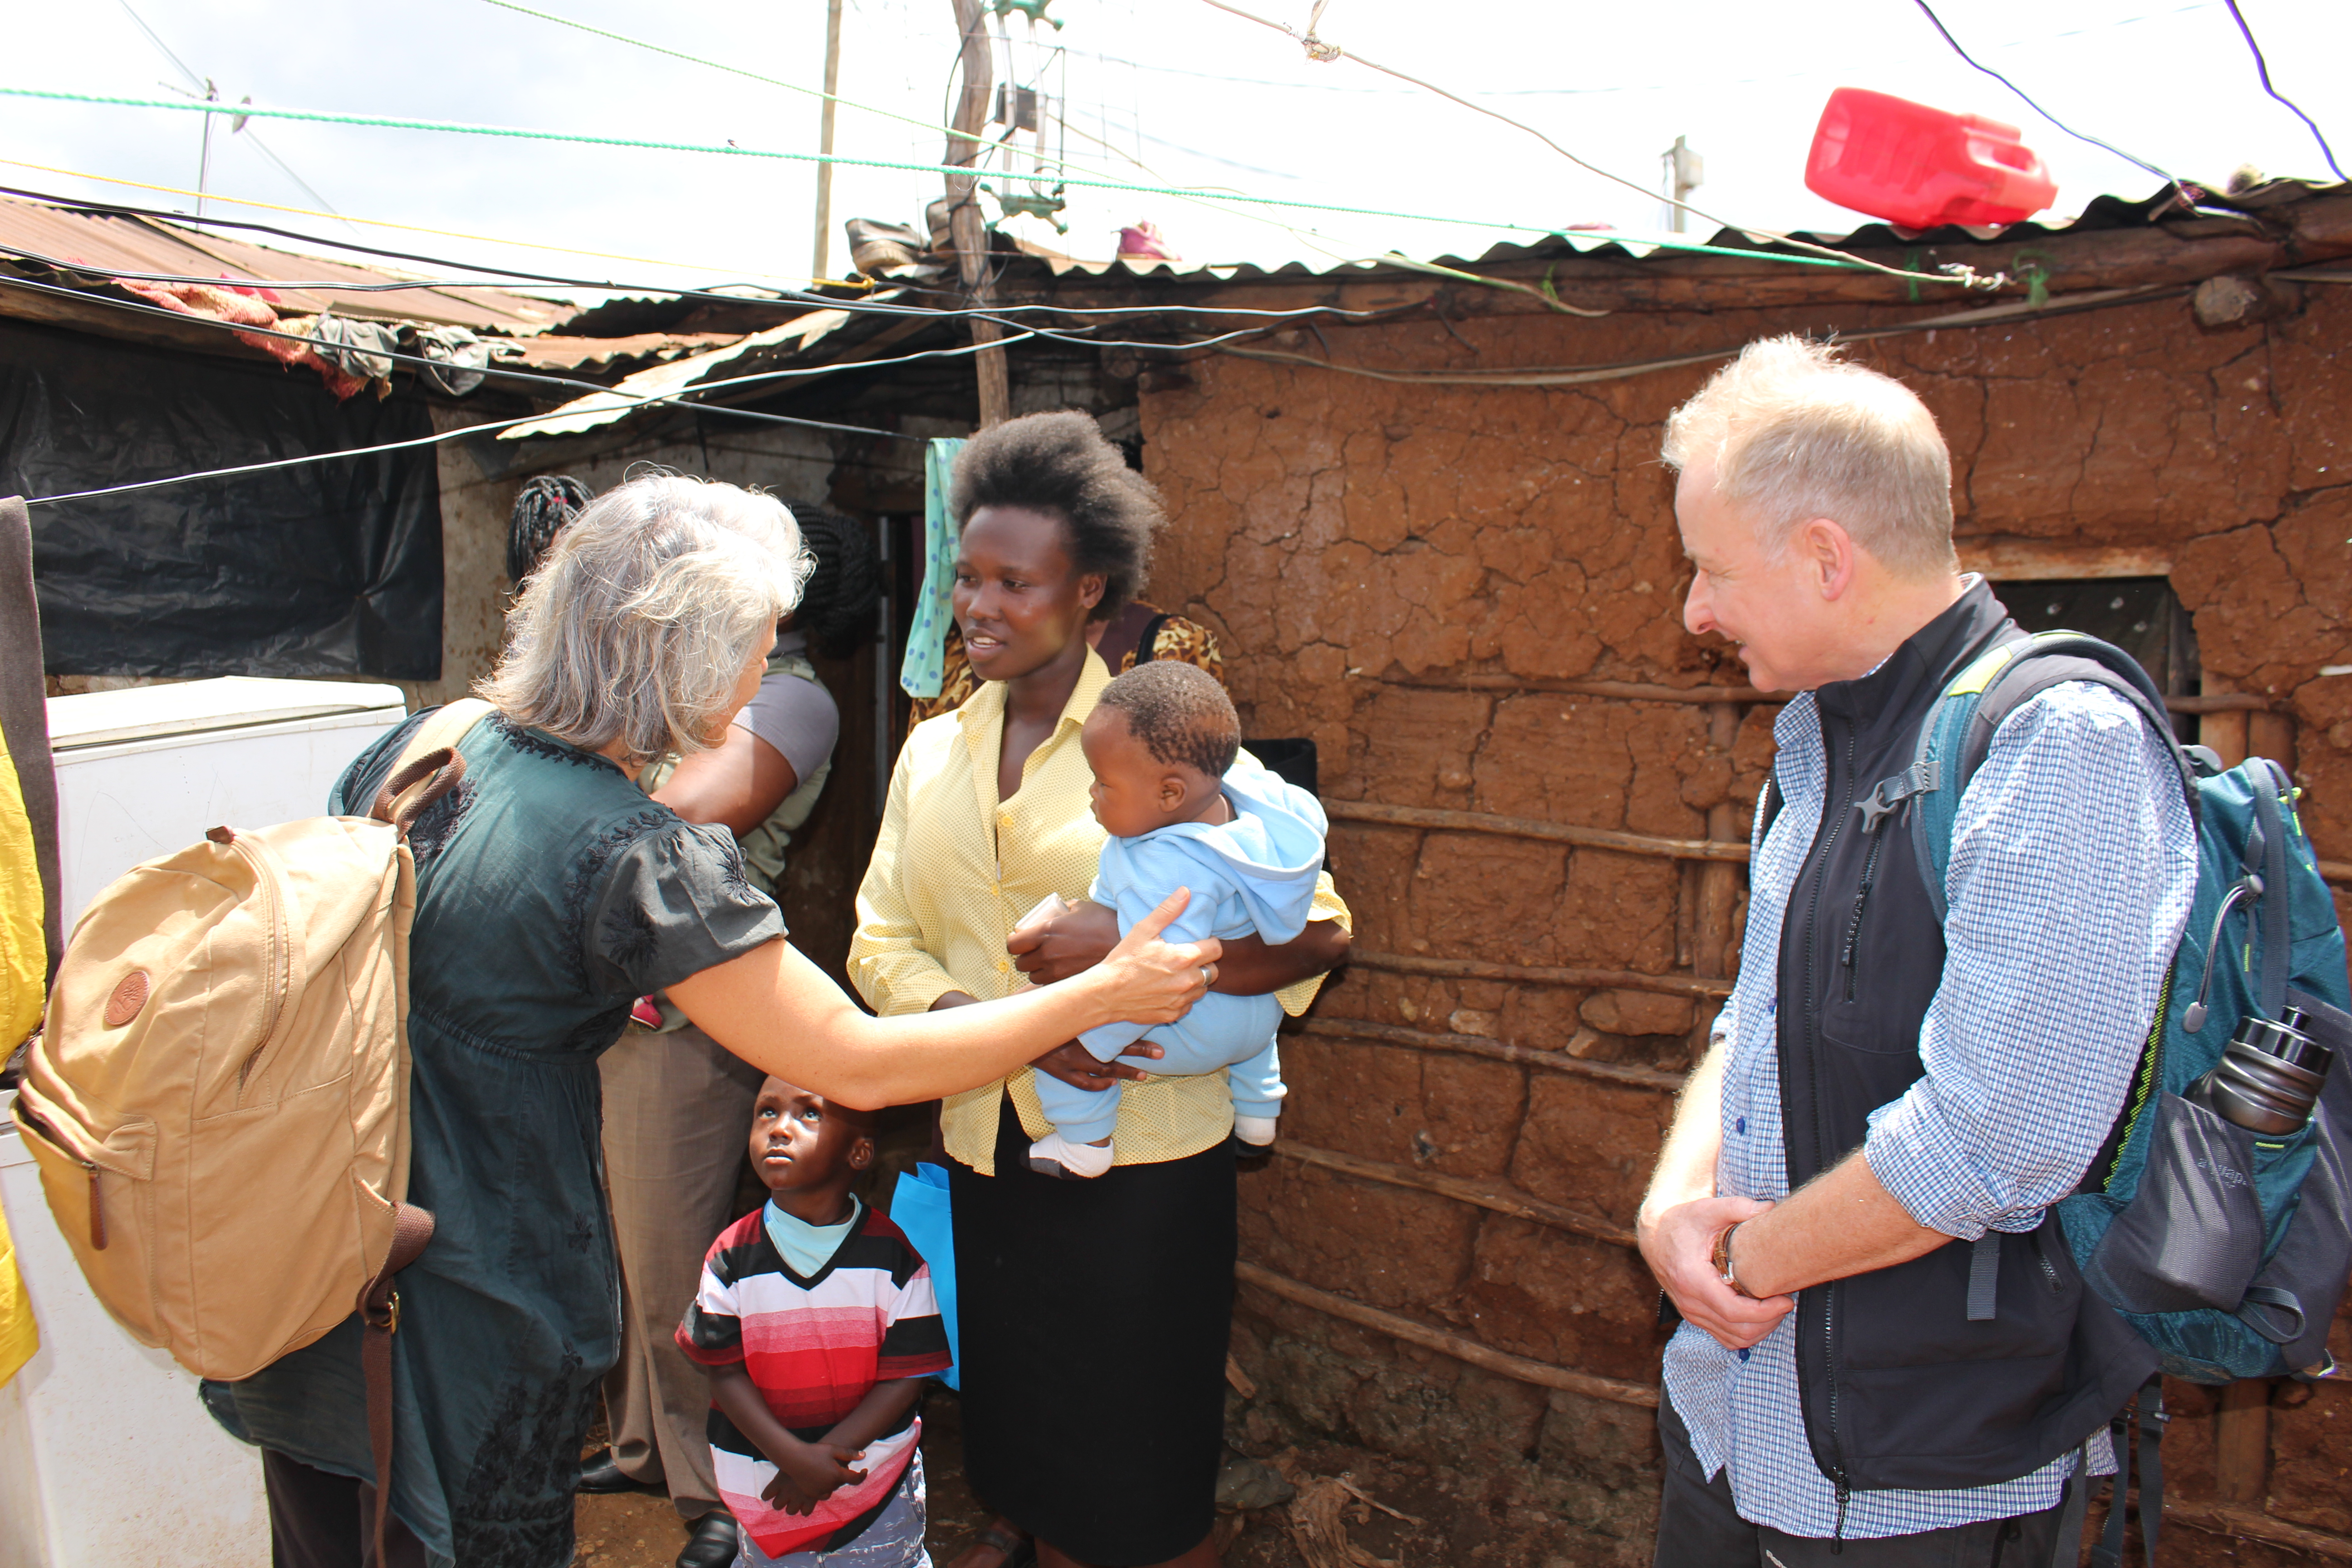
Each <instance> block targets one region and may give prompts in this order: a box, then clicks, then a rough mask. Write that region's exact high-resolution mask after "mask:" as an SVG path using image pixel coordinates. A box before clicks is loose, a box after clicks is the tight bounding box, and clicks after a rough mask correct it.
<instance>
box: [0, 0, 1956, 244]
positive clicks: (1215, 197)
mask: <svg viewBox="0 0 2352 1568" xmlns="http://www.w3.org/2000/svg"><path fill="white" fill-rule="evenodd" d="M517 8H518V9H520V7H517ZM535 14H536V13H535ZM614 37H618V35H614ZM623 41H624V42H635V40H634V39H625V40H623ZM647 47H652V46H647ZM663 52H664V53H669V52H671V51H668V50H664V51H663ZM679 58H691V57H688V56H680V57H679ZM0 97H8V98H32V99H46V100H51V101H53V102H58V103H101V104H107V105H110V106H112V107H116V108H122V109H169V110H179V111H180V112H182V113H191V114H226V115H234V116H237V117H240V118H248V119H255V120H296V121H310V122H312V123H317V124H323V125H357V126H364V127H369V128H373V129H379V130H388V131H435V132H446V133H450V134H455V135H462V136H504V137H510V138H513V139H515V140H519V141H526V142H575V143H581V144H584V145H588V146H595V147H630V148H636V149H641V150H644V151H648V152H656V153H709V154H713V155H715V156H719V157H730V158H775V159H782V160H786V161H789V162H793V163H843V164H847V165H850V166H852V167H856V168H861V169H894V170H898V171H900V172H902V173H906V174H968V175H972V176H974V177H977V176H978V175H979V174H981V173H982V171H981V170H978V169H974V168H967V167H963V166H961V165H957V164H952V163H899V162H896V161H894V160H891V159H886V158H851V157H845V156H843V155H842V154H840V153H785V152H778V151H774V150H772V149H770V148H764V147H740V146H737V145H736V144H735V143H733V142H728V143H726V144H725V145H723V146H716V147H714V146H710V145H709V144H707V143H704V142H647V141H641V140H638V139H635V138H633V137H627V136H591V135H587V134H584V133H583V132H569V131H527V130H523V129H520V128H519V127H515V126H506V125H469V124H466V123H464V122H462V121H449V120H399V119H394V118H391V117H389V116H384V115H369V114H338V113H334V112H331V111H329V110H317V109H262V108H259V107H257V106H256V105H254V104H250V103H222V102H216V101H207V100H200V99H199V100H180V99H156V98H117V97H113V96H110V95H107V94H102V93H89V92H58V91H54V90H51V89H42V88H31V87H0ZM1056 180H1057V183H1058V184H1066V185H1084V186H1087V187H1090V188H1092V189H1095V190H1104V191H1126V192H1129V193H1130V194H1133V195H1147V196H1182V197H1187V198H1194V199H1206V200H1211V201H1221V202H1249V203H1253V204H1255V205H1260V206H1275V207H1290V208H1295V209H1297V210H1298V211H1301V212H1319V213H1339V214H1344V215H1346V216H1352V217H1384V218H1395V219H1398V220H1401V221H1402V222H1405V223H1433V224H1449V225H1454V226H1459V227H1465V228H1501V229H1509V230H1512V231H1514V232H1516V233H1520V234H1541V235H1556V236H1559V237H1561V238H1566V239H1569V240H1570V243H1571V244H1573V243H1574V238H1573V237H1571V236H1570V234H1569V233H1568V232H1567V231H1565V230H1562V229H1557V228H1545V227H1543V226H1539V225H1536V224H1524V223H1504V222H1499V221H1493V220H1484V219H1474V218H1458V217H1433V216H1430V215H1429V214H1426V213H1408V212H1392V211H1390V210H1388V209H1386V208H1382V207H1350V206H1339V205H1335V204H1332V203H1328V202H1302V201H1294V200H1291V199H1289V198H1287V197H1284V196H1252V195H1238V194H1235V193H1232V192H1227V191H1214V190H1201V189H1197V188H1194V189H1187V188H1185V187H1183V186H1180V185H1136V184H1125V183H1123V182H1120V181H1117V180H1089V179H1080V178H1078V177H1077V176H1076V175H1068V176H1056ZM1612 243H1617V244H1629V243H1630V244H1633V245H1646V246H1651V247H1655V248H1657V249H1661V250H1677V251H1688V252H1691V253H1693V254H1695V255H1701V256H1728V257H1738V258H1746V259H1748V260H1756V261H1780V262H1788V263H1790V264H1792V265H1795V266H1799V267H1832V268H1854V269H1857V270H1863V271H1874V270H1878V269H1877V268H1870V267H1868V266H1866V264H1864V263H1863V262H1860V261H1853V260H1845V259H1841V258H1836V257H1826V256H1791V255H1787V254H1783V253H1781V252H1778V251H1769V250H1747V249H1741V248H1737V247H1728V246H1713V245H1706V244H1702V243H1700V242H1697V241H1695V240H1690V241H1685V240H1677V239H1672V238H1668V237H1664V236H1657V237H1650V236H1642V237H1628V238H1618V239H1614V240H1613V241H1612ZM1905 276H1909V277H1916V278H1917V279H1920V280H1921V281H1924V282H1930V283H1944V284H1950V285H1953V286H1955V287H1957V286H1958V285H1959V283H1960V281H1961V280H1960V279H1956V278H1947V277H1943V276H1940V275H1936V274H1930V273H1912V274H1905Z"/></svg>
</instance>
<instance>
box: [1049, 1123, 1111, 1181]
mask: <svg viewBox="0 0 2352 1568" xmlns="http://www.w3.org/2000/svg"><path fill="white" fill-rule="evenodd" d="M1115 1153H1116V1151H1114V1150H1113V1149H1112V1148H1111V1146H1110V1145H1109V1144H1108V1143H1073V1142H1070V1141H1069V1140H1068V1139H1066V1138H1065V1137H1063V1136H1062V1135H1061V1134H1060V1133H1058V1132H1048V1133H1046V1134H1045V1136H1044V1137H1043V1138H1040V1139H1038V1140H1037V1142H1034V1143H1032V1144H1030V1145H1029V1168H1030V1169H1031V1170H1033V1171H1037V1172H1040V1173H1044V1174H1046V1175H1057V1174H1068V1175H1073V1176H1086V1177H1094V1176H1099V1175H1101V1174H1102V1173H1104V1172H1105V1171H1108V1170H1109V1169H1110V1165H1111V1160H1112V1158H1113V1156H1114V1154H1115ZM1055 1166H1058V1167H1060V1169H1059V1170H1058V1171H1056V1170H1055V1169H1053V1167H1055Z"/></svg>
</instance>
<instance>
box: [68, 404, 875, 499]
mask: <svg viewBox="0 0 2352 1568" xmlns="http://www.w3.org/2000/svg"><path fill="white" fill-rule="evenodd" d="M542 417H544V416H542V415H538V414H526V415H524V416H522V417H521V418H520V419H499V420H494V421H492V422H491V423H489V424H487V425H466V426H459V427H458V428H457V429H455V430H443V431H439V432H436V434H434V435H431V436H418V437H415V438H413V439H411V440H406V441H386V442H383V443H382V444H381V445H379V446H374V447H347V448H345V449H343V450H341V451H338V452H309V453H305V454H304V455H303V456H301V457H299V458H277V459H275V460H274V461H271V462H267V463H242V464H239V465H238V466H237V467H236V468H207V469H205V471H204V472H203V473H200V474H174V475H173V476H171V477H170V478H169V479H141V480H139V481H138V482H136V483H134V484H128V485H107V486H104V487H103V488H101V489H94V490H72V491H68V492H67V493H65V494H62V495H54V496H28V497H26V500H25V504H26V506H56V505H58V503H59V502H61V501H69V500H92V499H93V498H95V497H99V496H119V495H128V494H130V493H131V491H133V490H152V489H162V488H163V487H164V486H165V485H184V484H190V483H193V482H194V481H195V480H197V479H230V478H233V477H234V476H236V475H238V474H259V473H267V472H268V470H270V469H272V468H299V467H301V466H302V465H303V464H306V463H328V462H332V461H334V460H335V459H336V458H371V457H373V456H374V455H375V454H376V453H378V452H397V451H401V450H403V449H404V448H406V447H436V446H438V445H440V444H441V443H442V442H444V441H454V440H456V439H457V437H460V436H476V435H479V434H480V433H482V432H483V431H485V430H504V429H507V428H509V426H516V425H528V424H529V423H530V422H531V421H532V420H534V419H539V418H542ZM873 434H875V435H877V436H878V435H895V434H896V432H895V431H880V430H877V431H875V432H873Z"/></svg>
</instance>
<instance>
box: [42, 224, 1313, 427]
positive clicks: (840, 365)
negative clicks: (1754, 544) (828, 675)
mask: <svg viewBox="0 0 2352 1568" xmlns="http://www.w3.org/2000/svg"><path fill="white" fill-rule="evenodd" d="M0 255H16V256H19V257H23V258H26V259H29V260H32V261H36V262H38V263H40V264H41V265H43V266H48V267H62V266H64V265H66V264H65V263H63V262H60V261H58V260H57V259H56V258H53V257H47V256H42V255H40V254H38V253H37V252H33V251H27V250H24V249H22V248H20V247H15V246H0ZM124 276H131V275H130V274H124ZM6 281H7V282H8V283H9V284H10V285H13V286H14V287H16V288H20V289H34V290H36V291H37V292H40V293H44V294H50V295H58V296H63V297H66V298H69V299H77V300H92V301H95V302H96V303H98V304H101V305H105V306H108V307H110V308H111V309H114V310H134V311H138V312H140V313H142V314H144V315H153V316H163V317H165V318H168V319H169V320H171V321H195V322H201V323H204V324H206V325H209V326H212V327H215V328H218V329H220V330H223V331H230V332H234V333H238V334H241V335H246V336H252V337H265V338H278V339H282V340H284V341H286V342H294V343H302V344H306V345H308V346H310V347H311V348H313V349H317V348H320V347H321V346H322V345H321V344H320V341H319V340H318V339H316V338H313V337H310V336H308V335H307V334H305V333H301V332H289V331H281V330H279V329H278V328H274V327H257V326H247V325H245V324H244V323H242V322H238V321H224V320H222V319H221V318H219V317H217V316H198V315H189V314H186V313H184V312H182V311H178V310H166V309H165V308H164V307H163V306H161V305H152V304H148V303H145V302H143V301H134V300H115V299H110V298H109V297H108V296H106V295H103V294H92V293H89V292H88V291H87V290H84V289H68V288H66V287H64V286H62V285H60V284H55V283H41V282H37V281H35V280H34V279H29V278H15V279H7V280H6ZM178 281H182V282H195V283H203V284H207V285H209V286H211V287H215V288H217V287H218V286H219V282H220V280H219V279H203V278H197V279H185V278H184V279H178ZM929 313H930V314H933V315H937V316H940V317H944V316H946V315H947V314H948V312H945V311H935V312H929ZM981 319H982V320H990V319H992V318H989V317H986V316H982V318H981ZM995 324H996V325H998V326H1001V327H1003V328H1005V329H1007V330H1008V331H1011V332H1012V333H1013V336H1011V337H1007V338H996V339H992V340H990V341H988V342H973V343H966V344H964V345H962V346H961V347H958V348H952V349H920V350H917V351H916V352H914V353H905V354H894V355H892V356H890V357H889V358H887V359H877V360H848V361H836V362H835V363H829V364H822V365H801V366H796V367H793V368H792V369H788V370H770V371H760V372H756V373H754V374H750V375H740V376H729V377H726V378H723V379H721V380H718V381H706V382H697V383H695V384H694V385H695V388H696V390H698V391H701V392H712V391H716V390H719V389H720V388H722V387H740V386H751V385H756V384H761V383H767V382H775V381H790V380H793V379H796V378H798V377H801V376H814V375H831V374H835V373H836V372H839V371H843V370H850V369H856V368H859V367H862V366H875V365H887V364H904V363H909V362H911V361H915V360H929V359H957V358H961V357H962V356H963V355H966V354H974V353H982V352H983V351H984V350H987V349H990V348H1009V347H1011V346H1012V345H1013V344H1015V343H1021V342H1028V341H1029V340H1030V339H1032V338H1045V339H1047V340H1049V341H1052V342H1063V343H1075V344H1077V345H1079V346H1081V347H1086V348H1097V349H1139V350H1146V349H1148V350H1157V351H1159V352H1160V353H1191V352H1192V351H1195V350H1200V349H1209V348H1215V347H1217V346H1219V345H1220V344H1223V343H1229V342H1233V341H1234V340H1235V339H1237V338H1244V337H1252V336H1258V335H1262V334H1264V333H1265V332H1267V331H1271V330H1272V329H1271V328H1268V327H1242V328H1238V329H1236V330H1234V331H1230V332H1223V333H1220V334H1219V335H1217V336H1215V337H1209V338H1195V339H1192V340H1189V341H1186V342H1173V343H1171V342H1153V341H1150V340H1148V339H1147V340H1129V339H1118V338H1099V337H1091V336H1082V335H1080V334H1079V333H1078V332H1061V331H1054V330H1053V329H1052V328H1050V327H1038V326H1029V325H1025V324H1024V323H1022V322H1019V321H997V322H996V323H995ZM324 346H331V345H324ZM353 352H355V353H360V354H362V355H364V356H365V357H367V358H370V359H383V360H389V361H391V362H393V363H395V364H405V365H414V366H417V367H420V368H430V369H435V370H439V371H443V372H450V371H456V372H459V373H464V374H478V375H483V376H497V377H500V378H502V379H504V380H508V381H519V382H535V383H538V384H542V385H548V386H559V387H563V388H565V389H567V390H570V391H574V392H583V393H587V394H590V395H595V394H605V395H611V396H614V397H620V398H625V399H628V400H630V401H632V402H636V403H644V404H656V403H685V404H687V405H688V406H696V407H722V406H726V405H716V404H699V403H694V402H693V401H692V400H690V399H688V398H686V397H685V396H684V395H682V394H670V395H658V396H646V395H639V394H636V393H633V392H629V391H626V390H625V389H624V388H622V387H619V386H608V385H606V384H604V383H602V382H595V381H583V380H581V379H579V378H577V377H575V376H568V375H556V374H551V373H549V372H546V371H532V370H514V369H510V368H509V367H506V366H503V365H496V364H487V363H486V364H478V365H475V364H453V363H452V362H450V361H448V360H438V359H433V358H430V357H428V356H426V355H424V354H412V353H401V352H399V351H398V350H394V349H363V350H357V351H353ZM730 412H734V413H739V414H742V415H743V416H744V417H747V418H755V419H766V420H772V421H778V422H781V423H784V424H792V425H815V426H817V427H819V428H822V429H833V430H856V429H858V428H859V426H848V425H824V424H822V422H820V421H815V420H807V419H787V418H785V416H782V415H764V414H762V415H754V414H750V413H747V412H746V411H743V410H740V409H730ZM560 413H561V410H553V411H551V413H550V415H549V417H554V416H557V415H559V414H560Z"/></svg>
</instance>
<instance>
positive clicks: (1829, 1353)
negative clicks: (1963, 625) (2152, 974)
mask: <svg viewBox="0 0 2352 1568" xmlns="http://www.w3.org/2000/svg"><path fill="white" fill-rule="evenodd" d="M1855 744H1856V736H1855V735H1854V733H1853V731H1852V730H1851V729H1849V730H1848V731H1847V732H1846V738H1845V794H1846V799H1845V802H1844V804H1843V806H1841V807H1839V808H1837V809H1836V812H1835V815H1831V813H1832V807H1831V805H1830V802H1832V800H1835V799H1837V794H1836V792H1835V791H1833V790H1832V789H1830V788H1829V787H1828V785H1829V784H1831V783H1832V782H1833V781H1832V780H1831V779H1828V778H1824V779H1823V780H1822V785H1823V787H1822V816H1824V817H1825V818H1826V819H1827V820H1826V821H1824V823H1823V824H1822V827H1823V828H1824V829H1825V830H1826V833H1827V837H1824V838H1822V841H1821V851H1820V853H1821V858H1820V859H1819V861H1818V862H1817V863H1816V864H1817V865H1818V866H1819V868H1820V869H1819V870H1817V871H1816V872H1815V873H1814V877H1813V895H1812V909H1811V914H1810V917H1809V918H1808V919H1807V920H1806V921H1805V965H1804V976H1805V1030H1806V1036H1807V1039H1808V1042H1809V1043H1810V1044H1811V1045H1813V1047H1814V1048H1813V1049H1811V1050H1809V1051H1807V1052H1806V1053H1805V1057H1806V1064H1807V1069H1808V1072H1807V1076H1808V1077H1809V1078H1810V1079H1811V1080H1812V1084H1811V1087H1812V1096H1813V1148H1814V1151H1815V1153H1816V1156H1817V1157H1818V1156H1819V1154H1820V1152H1821V1151H1822V1150H1824V1149H1826V1148H1827V1147H1828V1146H1829V1134H1828V1130H1827V1129H1826V1128H1824V1127H1823V1126H1822V1067H1821V1056H1822V1053H1821V1050H1820V1048H1819V1040H1820V1037H1821V1005H1820V998H1819V996H1818V994H1816V990H1815V973H1814V969H1813V951H1812V949H1813V933H1814V932H1815V931H1818V930H1819V929H1820V926H1821V915H1822V881H1823V880H1824V879H1825V878H1826V874H1827V871H1828V868H1829V858H1830V852H1831V851H1832V849H1834V848H1835V847H1837V841H1838V835H1839V834H1840V833H1841V832H1842V831H1843V829H1844V827H1845V819H1846V815H1847V814H1848V813H1849V812H1851V811H1853V779H1854V771H1853V763H1854V747H1855ZM1821 1290H1822V1381H1823V1383H1824V1384H1826V1385H1827V1387H1828V1389H1829V1405H1830V1452H1831V1453H1832V1455H1833V1456H1834V1457H1835V1458H1836V1462H1837V1467H1838V1468H1837V1471H1836V1473H1835V1474H1834V1475H1832V1477H1831V1478H1830V1479H1831V1480H1832V1482H1834V1483H1835V1485H1836V1487H1837V1494H1838V1528H1837V1536H1836V1537H1835V1538H1834V1539H1833V1540H1832V1545H1831V1550H1832V1552H1836V1553H1838V1554H1840V1555H1843V1552H1844V1546H1843V1538H1844V1535H1845V1500H1846V1479H1845V1447H1844V1445H1843V1444H1842V1443H1841V1442H1840V1441H1839V1440H1838V1385H1837V1351H1836V1348H1835V1338H1836V1335H1835V1328H1836V1324H1835V1319H1836V1315H1837V1286H1836V1284H1835V1282H1832V1283H1830V1284H1827V1285H1824V1286H1822V1288H1821Z"/></svg>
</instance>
